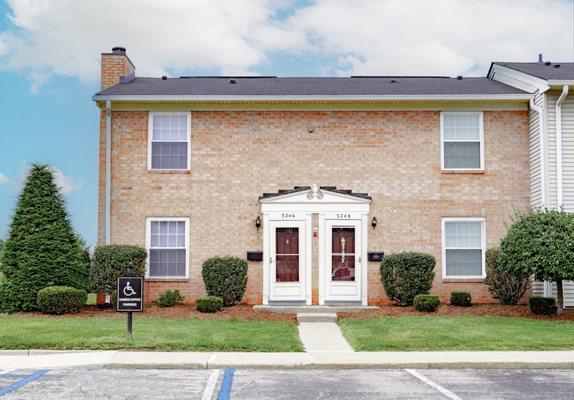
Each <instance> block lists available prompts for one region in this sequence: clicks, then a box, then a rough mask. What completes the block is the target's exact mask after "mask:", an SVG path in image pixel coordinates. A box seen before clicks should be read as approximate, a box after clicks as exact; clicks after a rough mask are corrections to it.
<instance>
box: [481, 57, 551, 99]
mask: <svg viewBox="0 0 574 400" xmlns="http://www.w3.org/2000/svg"><path fill="white" fill-rule="evenodd" d="M489 78H491V79H494V80H495V81H499V82H502V83H504V84H506V85H510V86H514V87H518V88H519V89H522V90H527V91H531V92H535V91H536V90H540V91H545V90H547V89H548V81H546V80H545V79H541V78H538V77H536V76H533V75H529V74H526V73H524V72H520V71H518V70H515V69H512V68H509V67H504V66H502V65H498V64H494V66H493V67H492V71H491V72H490V75H489ZM513 81H515V82H517V83H514V84H513ZM520 86H522V87H520Z"/></svg>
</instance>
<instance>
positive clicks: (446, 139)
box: [440, 112, 484, 170]
mask: <svg viewBox="0 0 574 400" xmlns="http://www.w3.org/2000/svg"><path fill="white" fill-rule="evenodd" d="M440 125H441V167H442V169H443V170H481V169H483V168H484V132H483V116H482V113H481V112H443V113H441V124H440Z"/></svg>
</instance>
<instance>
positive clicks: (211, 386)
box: [201, 369, 221, 400]
mask: <svg viewBox="0 0 574 400" xmlns="http://www.w3.org/2000/svg"><path fill="white" fill-rule="evenodd" d="M219 375H221V370H220V369H214V370H213V371H211V374H209V377H208V378H207V383H206V384H205V389H203V394H202V395H201V400H211V399H212V398H213V393H215V388H216V387H217V381H219Z"/></svg>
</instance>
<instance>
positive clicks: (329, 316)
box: [297, 312, 337, 322]
mask: <svg viewBox="0 0 574 400" xmlns="http://www.w3.org/2000/svg"><path fill="white" fill-rule="evenodd" d="M297 321H299V322H337V314H335V313H310V312H305V313H299V314H297Z"/></svg>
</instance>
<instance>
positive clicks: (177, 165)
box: [151, 142, 187, 169]
mask: <svg viewBox="0 0 574 400" xmlns="http://www.w3.org/2000/svg"><path fill="white" fill-rule="evenodd" d="M151 152H152V154H151V160H152V162H151V167H152V168H153V169H187V143H186V142H158V143H152V147H151Z"/></svg>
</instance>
